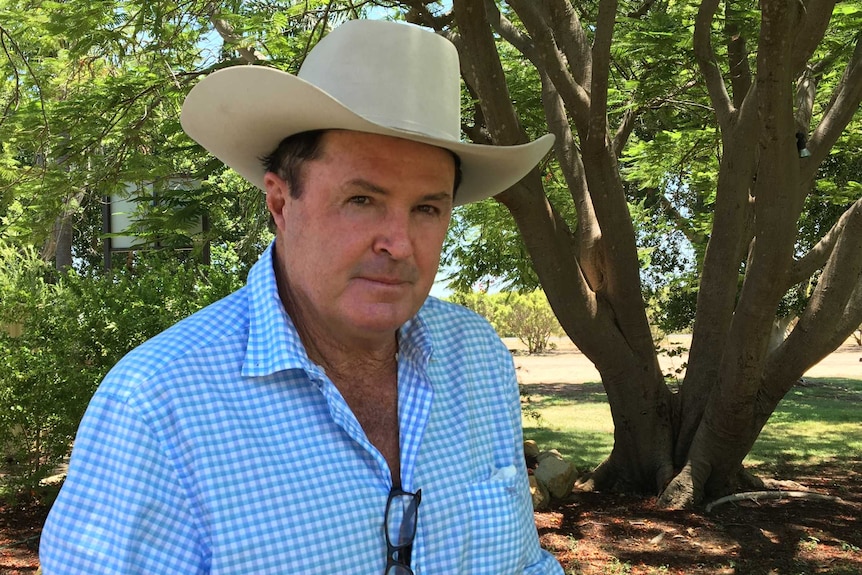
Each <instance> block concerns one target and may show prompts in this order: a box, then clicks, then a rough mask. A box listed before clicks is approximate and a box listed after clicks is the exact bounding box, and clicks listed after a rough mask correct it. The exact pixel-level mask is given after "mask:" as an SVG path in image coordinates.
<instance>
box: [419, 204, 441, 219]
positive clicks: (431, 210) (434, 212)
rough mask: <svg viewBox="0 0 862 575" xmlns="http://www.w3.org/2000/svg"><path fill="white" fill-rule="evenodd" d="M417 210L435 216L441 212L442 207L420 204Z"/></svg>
mask: <svg viewBox="0 0 862 575" xmlns="http://www.w3.org/2000/svg"><path fill="white" fill-rule="evenodd" d="M416 210H417V211H419V212H422V213H423V214H431V215H435V216H436V215H437V214H439V213H440V209H439V208H438V207H437V206H431V205H422V206H418V207H417V208H416Z"/></svg>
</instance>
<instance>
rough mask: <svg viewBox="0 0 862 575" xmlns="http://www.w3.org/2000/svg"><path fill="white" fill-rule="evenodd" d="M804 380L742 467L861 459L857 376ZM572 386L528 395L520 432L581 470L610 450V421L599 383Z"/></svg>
mask: <svg viewBox="0 0 862 575" xmlns="http://www.w3.org/2000/svg"><path fill="white" fill-rule="evenodd" d="M806 383H807V385H805V386H798V387H794V388H793V389H791V390H790V392H789V393H788V394H787V396H786V397H785V398H784V399H783V400H782V402H781V403H780V404H779V405H778V409H776V411H775V413H773V414H772V417H771V418H770V420H769V422H768V423H767V424H766V427H765V428H764V429H763V431H762V433H761V434H760V437H759V438H758V439H757V442H756V443H755V445H754V448H753V449H752V450H751V453H750V454H749V455H748V457H747V459H746V461H745V463H746V464H747V465H751V466H758V465H767V466H772V465H776V464H784V465H803V464H805V465H809V464H817V463H821V462H825V461H830V460H835V459H847V458H862V417H860V416H859V414H860V410H862V380H856V379H840V378H830V379H822V378H821V379H816V378H813V379H807V380H806ZM572 385H579V386H581V388H580V389H579V393H578V394H577V397H574V398H573V397H564V396H560V395H551V394H542V393H532V392H531V393H530V395H529V396H528V400H529V401H528V402H527V403H525V417H524V436H525V437H526V438H528V439H534V440H535V441H536V442H537V443H538V444H539V447H540V448H541V449H552V448H553V449H557V450H559V451H560V453H561V454H562V455H563V457H565V458H567V459H569V460H570V461H572V462H573V463H574V464H575V465H576V466H577V467H578V469H579V470H581V471H583V470H586V469H590V468H592V467H595V466H596V465H598V464H599V463H600V462H601V461H602V460H603V459H604V458H605V457H607V455H608V454H609V453H610V451H611V448H612V447H613V422H612V420H611V412H610V408H609V407H608V404H607V398H606V397H605V394H604V392H603V391H602V388H601V385H600V384H597V383H586V384H572ZM525 387H526V388H527V389H528V390H529V389H530V386H525ZM531 415H536V416H538V417H531Z"/></svg>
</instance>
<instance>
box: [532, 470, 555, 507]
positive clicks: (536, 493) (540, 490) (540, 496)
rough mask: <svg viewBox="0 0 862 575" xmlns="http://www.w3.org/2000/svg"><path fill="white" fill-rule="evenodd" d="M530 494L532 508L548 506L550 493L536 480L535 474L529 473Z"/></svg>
mask: <svg viewBox="0 0 862 575" xmlns="http://www.w3.org/2000/svg"><path fill="white" fill-rule="evenodd" d="M530 495H532V496H533V509H534V510H535V511H541V510H543V509H546V508H547V507H548V504H549V503H550V502H551V495H550V494H549V493H548V490H547V489H545V486H544V485H542V484H541V483H539V482H538V480H537V479H536V476H535V475H530Z"/></svg>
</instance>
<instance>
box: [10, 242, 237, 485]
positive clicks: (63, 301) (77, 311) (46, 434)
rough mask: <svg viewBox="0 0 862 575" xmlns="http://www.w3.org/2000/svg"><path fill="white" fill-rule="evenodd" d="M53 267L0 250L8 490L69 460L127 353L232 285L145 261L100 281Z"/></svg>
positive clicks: (198, 269) (192, 269)
mask: <svg viewBox="0 0 862 575" xmlns="http://www.w3.org/2000/svg"><path fill="white" fill-rule="evenodd" d="M54 273H55V272H54V270H53V269H52V268H51V267H50V266H49V265H47V264H45V263H44V262H42V261H41V260H40V259H39V257H38V256H37V254H35V252H33V251H27V250H23V251H22V250H18V249H13V248H11V247H9V246H6V245H3V244H0V326H6V329H4V330H0V357H4V358H6V359H5V361H4V362H2V363H0V437H4V438H6V440H5V442H4V443H5V444H4V445H2V449H3V457H4V461H3V462H2V467H4V468H5V469H4V471H5V476H4V477H3V478H2V483H3V487H5V489H6V490H9V491H12V492H21V491H28V490H31V489H34V488H35V487H36V485H38V483H39V481H40V480H41V479H43V478H44V477H46V476H47V475H48V474H50V473H51V471H52V470H53V469H55V468H56V466H57V465H59V464H60V463H61V462H62V461H63V459H64V458H65V457H66V455H68V452H69V449H70V446H71V442H72V440H73V438H74V434H75V432H76V430H77V427H78V424H79V423H80V420H81V417H82V416H83V413H84V410H85V409H86V406H87V403H88V402H89V400H90V398H91V397H92V395H93V393H94V391H95V389H96V387H97V386H98V384H99V382H100V381H101V380H102V378H103V377H104V376H105V374H106V373H107V372H108V370H109V369H110V368H111V367H112V366H113V365H114V364H115V363H116V362H117V361H118V360H119V359H120V358H121V357H122V356H123V355H125V354H126V353H128V352H129V351H130V350H131V349H132V348H134V347H136V346H137V345H139V344H141V343H142V342H144V341H145V340H147V339H148V338H150V337H152V336H154V335H156V334H157V333H159V332H160V331H163V330H164V329H166V328H167V327H169V326H170V325H172V324H174V323H176V322H177V321H178V320H180V319H182V318H183V317H185V316H187V315H189V314H191V313H193V312H194V311H196V310H197V309H200V308H201V307H203V306H204V305H207V304H209V303H211V302H212V301H215V300H216V299H219V298H221V297H223V296H224V295H226V294H227V293H229V292H231V291H233V290H234V289H236V288H237V287H238V283H239V280H238V278H236V277H235V276H231V275H229V274H228V273H226V272H222V271H219V270H217V269H206V268H203V267H202V266H198V265H196V264H194V263H190V262H180V261H178V259H177V257H176V256H174V255H173V254H167V255H165V254H148V255H145V256H140V257H137V258H135V259H134V262H133V265H132V266H130V267H126V268H123V269H119V270H116V271H114V272H113V273H110V274H107V275H104V276H93V277H84V276H81V275H78V274H77V273H76V272H74V271H72V272H70V273H69V274H66V275H63V276H62V277H59V278H56V279H52V278H53V274H54Z"/></svg>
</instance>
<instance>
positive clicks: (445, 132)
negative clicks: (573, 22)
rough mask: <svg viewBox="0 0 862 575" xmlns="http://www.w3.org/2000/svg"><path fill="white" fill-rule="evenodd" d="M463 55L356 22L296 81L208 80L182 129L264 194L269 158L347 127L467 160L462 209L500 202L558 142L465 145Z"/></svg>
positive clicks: (386, 25) (317, 51) (403, 29)
mask: <svg viewBox="0 0 862 575" xmlns="http://www.w3.org/2000/svg"><path fill="white" fill-rule="evenodd" d="M459 71H460V68H459V63H458V52H457V51H456V49H455V46H454V45H452V43H451V42H449V41H448V40H446V39H445V38H443V37H441V36H438V35H437V34H435V33H433V32H431V31H428V30H425V29H423V28H419V27H417V26H412V25H408V24H401V23H395V22H386V21H380V20H351V21H349V22H346V23H344V24H342V25H341V26H339V27H338V28H336V29H335V30H333V31H332V32H331V33H330V34H328V35H327V36H325V37H324V38H323V39H322V40H321V41H320V42H319V43H318V44H317V45H316V46H315V47H314V48H313V49H312V50H311V51H310V52H309V53H308V55H307V56H306V58H305V61H304V62H303V64H302V66H301V68H300V70H299V73H298V74H297V75H296V76H294V75H292V74H288V73H287V72H283V71H281V70H277V69H275V68H269V67H265V66H235V67H231V68H225V69H223V70H219V71H217V72H214V73H212V74H210V75H209V76H207V77H206V78H204V79H203V80H201V81H200V82H199V83H198V84H197V85H196V86H195V87H194V88H193V89H192V90H191V92H189V95H188V96H187V97H186V100H185V103H184V104H183V110H182V114H181V123H182V126H183V129H184V130H185V131H186V133H187V134H188V135H189V136H191V137H192V138H193V139H194V140H195V141H197V142H198V143H199V144H201V145H202V146H203V147H204V148H206V149H207V150H208V151H209V152H210V153H212V154H213V155H214V156H215V157H216V158H218V159H219V160H221V161H222V162H224V163H225V164H226V165H227V166H229V167H231V168H233V169H234V170H236V171H237V172H238V173H239V174H240V175H241V176H243V177H244V178H245V179H247V180H248V181H249V182H251V183H252V184H254V185H255V186H257V187H258V188H260V189H264V185H263V176H264V173H265V170H264V167H263V165H262V164H261V158H262V157H264V156H266V155H268V154H270V153H271V152H272V151H273V150H274V149H275V148H276V146H278V144H279V142H281V140H282V139H284V138H285V137H287V136H291V135H293V134H298V133H300V132H304V131H307V130H322V129H342V130H355V131H359V132H369V133H372V134H382V135H386V136H394V137H397V138H405V139H407V140H413V141H416V142H422V143H426V144H430V145H433V146H438V147H441V148H445V149H447V150H451V151H452V152H454V153H455V154H457V155H458V157H459V158H460V159H461V171H462V180H461V185H460V186H459V188H458V194H457V196H456V204H465V203H468V202H474V201H477V200H482V199H485V198H487V197H490V196H493V195H496V194H498V193H500V192H502V191H504V190H505V189H507V188H509V187H510V186H512V185H513V184H515V183H516V182H518V181H519V180H520V179H521V178H523V177H524V176H525V175H526V174H527V173H528V172H529V171H530V170H531V169H532V168H533V167H534V166H535V165H536V164H537V163H538V162H539V160H541V159H542V157H543V156H544V155H545V154H546V153H547V152H548V150H549V149H550V147H551V145H553V141H554V139H553V136H552V135H549V134H547V135H545V136H542V137H541V138H539V139H538V140H536V141H533V142H530V143H527V144H521V145H517V146H487V145H480V144H470V143H465V142H461V141H460V133H461V113H460V105H461V98H460V96H461V93H460V76H459Z"/></svg>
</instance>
